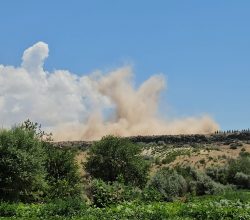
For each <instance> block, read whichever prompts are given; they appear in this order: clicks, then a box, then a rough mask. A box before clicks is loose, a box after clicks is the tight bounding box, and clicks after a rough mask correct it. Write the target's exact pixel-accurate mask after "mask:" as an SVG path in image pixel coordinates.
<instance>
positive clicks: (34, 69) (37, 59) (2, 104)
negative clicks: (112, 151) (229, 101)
mask: <svg viewBox="0 0 250 220" xmlns="http://www.w3.org/2000/svg"><path fill="white" fill-rule="evenodd" d="M48 55H49V49H48V45H47V44H45V43H43V42H38V43H37V44H35V45H33V46H32V47H30V48H28V49H27V50H25V51H24V53H23V57H22V64H21V66H20V67H17V68H15V67H13V66H3V65H0V122H1V124H0V126H4V127H8V126H11V125H14V124H16V123H20V122H22V121H24V120H26V119H27V118H29V119H31V120H32V121H37V122H39V123H42V125H43V126H44V127H45V128H47V129H51V130H52V131H53V133H54V134H55V137H56V138H57V139H93V138H100V137H101V136H103V135H106V134H119V135H126V136H128V135H138V134H141V135H143V134H164V133H172V134H174V133H206V132H211V131H213V130H215V129H217V128H218V125H217V124H216V123H215V122H214V121H213V120H212V119H211V118H210V117H208V116H202V117H191V118H187V119H173V120H171V121H166V120H163V119H162V118H159V117H157V116H156V115H157V111H158V101H159V100H158V98H159V94H160V92H161V91H162V90H163V89H164V88H165V80H164V77H163V76H162V75H154V76H152V77H151V78H149V79H148V80H147V81H145V82H144V83H143V84H142V85H141V86H140V87H139V88H138V89H136V88H134V87H133V81H132V75H133V72H132V69H131V68H130V67H123V68H119V69H117V70H115V71H112V72H110V73H107V74H102V73H101V72H98V73H96V72H95V73H92V74H89V75H85V76H78V75H75V74H73V73H70V72H69V71H66V70H56V71H54V72H51V73H49V72H46V71H44V69H43V64H44V60H45V59H46V58H47V57H48ZM105 110H108V111H109V112H112V113H113V114H112V115H111V116H109V118H107V115H105V114H103V111H105Z"/></svg>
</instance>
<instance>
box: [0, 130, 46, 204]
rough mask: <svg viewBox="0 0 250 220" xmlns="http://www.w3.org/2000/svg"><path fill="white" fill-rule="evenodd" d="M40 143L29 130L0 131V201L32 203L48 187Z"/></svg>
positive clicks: (44, 155) (44, 156)
mask: <svg viewBox="0 0 250 220" xmlns="http://www.w3.org/2000/svg"><path fill="white" fill-rule="evenodd" d="M45 161H46V152H45V150H44V148H43V143H42V142H41V141H40V139H38V137H37V136H36V135H35V133H34V132H33V131H31V130H28V129H23V128H21V127H15V128H12V129H10V130H1V131H0V180H1V181H0V199H2V200H22V201H23V200H25V201H30V200H31V201H34V200H38V199H39V198H41V197H42V196H43V192H44V191H45V190H46V187H47V184H46V181H45V176H46V170H45V169H44V164H45Z"/></svg>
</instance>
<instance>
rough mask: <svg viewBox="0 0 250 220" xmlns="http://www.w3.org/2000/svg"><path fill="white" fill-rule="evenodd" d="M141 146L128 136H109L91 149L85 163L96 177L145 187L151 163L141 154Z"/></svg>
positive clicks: (87, 168)
mask: <svg viewBox="0 0 250 220" xmlns="http://www.w3.org/2000/svg"><path fill="white" fill-rule="evenodd" d="M140 153H141V148H140V147H139V146H138V145H135V144H133V143H132V142H130V141H129V140H128V139H126V138H119V137H113V136H107V137H104V138H102V139H101V140H100V141H98V142H96V143H95V144H94V145H93V146H92V147H91V149H90V155H89V159H88V161H87V163H86V164H85V166H86V170H87V171H88V172H89V173H90V175H91V176H93V177H94V178H100V179H102V180H104V181H111V182H113V181H117V180H119V179H120V180H122V181H124V182H125V183H126V184H132V185H135V186H139V187H143V186H144V185H145V184H146V182H147V177H148V169H149V163H148V162H147V161H145V160H144V159H143V157H142V156H141V155H140Z"/></svg>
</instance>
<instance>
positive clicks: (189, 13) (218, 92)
mask: <svg viewBox="0 0 250 220" xmlns="http://www.w3.org/2000/svg"><path fill="white" fill-rule="evenodd" d="M0 5H1V7H0V11H1V13H0V27H1V31H0V34H1V35H0V36H1V37H0V65H3V66H15V67H19V66H20V65H22V62H23V60H22V57H23V52H24V51H25V50H26V49H27V48H29V47H31V46H32V45H35V44H36V43H37V42H45V43H46V45H48V47H49V57H48V58H47V59H46V60H45V58H44V66H43V68H44V70H45V71H48V72H53V71H56V70H67V71H69V72H70V73H74V74H76V75H78V76H79V77H80V76H84V75H88V74H89V73H92V72H95V71H99V70H101V71H103V72H110V71H112V70H114V69H116V68H120V67H124V66H131V68H132V69H133V77H134V81H133V83H134V84H135V87H136V86H138V87H139V86H140V85H141V84H143V82H145V80H147V79H148V78H150V77H151V76H152V75H154V74H162V75H163V76H164V79H165V80H166V89H165V90H164V91H163V92H161V95H160V108H159V112H160V114H161V115H164V113H165V112H168V117H170V116H171V117H179V118H185V117H192V116H200V115H203V114H208V115H209V116H211V117H212V118H213V119H214V121H216V122H217V123H218V124H219V126H220V128H221V129H223V130H227V129H245V128H249V127H250V115H249V109H250V102H249V98H247V97H248V95H249V93H250V62H249V61H250V28H249V27H250V25H249V23H250V13H249V10H250V1H247V0H245V1H244V0H239V1H230V0H224V1H222V0H216V1H215V0H211V1H198V0H197V1H195V0H190V1H184V0H182V1H179V0H176V1H166V0H158V1H150V0H149V1H142V0H137V1H132V0H126V1H114V0H106V1H100V0H99V1H97V0H91V1H85V0H82V1H80V0H78V1H77V0H75V1H58V0H54V1H47V0H43V1H31V0H25V1H13V0H8V1H4V0H3V1H1V3H0ZM0 80H1V78H0ZM0 83H1V82H0ZM7 83H8V82H7ZM0 91H1V90H0ZM0 95H1V94H0ZM0 114H1V112H0ZM169 115H170V116H169Z"/></svg>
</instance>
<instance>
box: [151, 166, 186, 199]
mask: <svg viewBox="0 0 250 220" xmlns="http://www.w3.org/2000/svg"><path fill="white" fill-rule="evenodd" d="M150 187H152V188H154V189H156V190H158V191H159V192H160V193H161V194H162V195H163V196H164V197H165V199H166V200H168V201H171V200H173V199H174V198H176V197H179V196H183V195H184V194H185V193H186V192H187V183H186V180H185V179H184V178H183V176H181V175H179V174H177V173H176V172H175V171H171V170H167V169H162V170H160V171H158V172H157V173H156V174H155V176H154V177H153V178H152V180H151V182H150Z"/></svg>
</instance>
